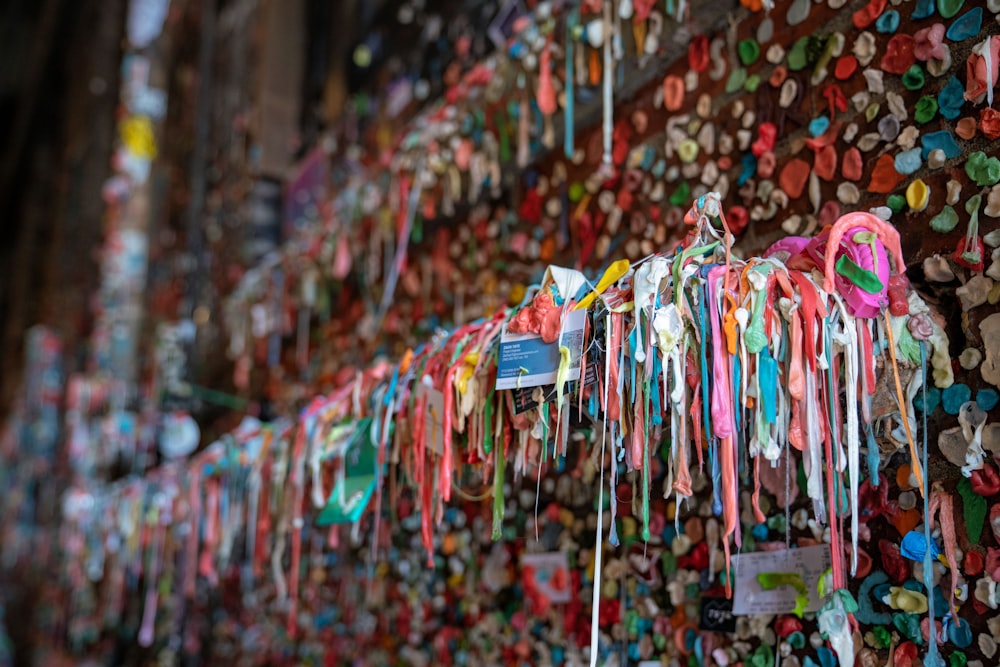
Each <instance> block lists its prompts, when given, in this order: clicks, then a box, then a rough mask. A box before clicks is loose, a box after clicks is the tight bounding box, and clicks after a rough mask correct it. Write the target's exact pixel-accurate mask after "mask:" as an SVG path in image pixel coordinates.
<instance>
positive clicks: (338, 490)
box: [316, 417, 378, 526]
mask: <svg viewBox="0 0 1000 667" xmlns="http://www.w3.org/2000/svg"><path fill="white" fill-rule="evenodd" d="M377 455H378V450H377V449H376V447H375V444H374V443H373V442H372V440H371V418H370V417H366V418H365V419H362V420H361V421H360V422H359V423H358V427H357V430H356V431H355V432H354V437H352V438H351V442H350V444H348V445H347V448H346V450H345V451H344V454H343V466H344V469H343V473H342V474H341V475H340V478H339V479H338V480H337V483H336V484H335V485H334V487H333V493H331V494H330V499H329V500H328V501H327V503H326V507H324V508H323V510H322V511H321V512H320V513H319V516H318V517H317V518H316V523H317V525H320V526H329V525H331V524H337V523H354V522H356V521H357V520H358V519H360V518H361V515H362V514H364V511H365V509H366V508H367V507H368V503H369V502H370V501H371V497H372V495H373V494H374V492H375V483H376V481H377V476H376V471H377V465H378V459H377Z"/></svg>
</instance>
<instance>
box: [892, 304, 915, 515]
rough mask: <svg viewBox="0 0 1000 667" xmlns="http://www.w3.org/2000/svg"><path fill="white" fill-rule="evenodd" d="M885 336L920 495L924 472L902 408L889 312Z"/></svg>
mask: <svg viewBox="0 0 1000 667" xmlns="http://www.w3.org/2000/svg"><path fill="white" fill-rule="evenodd" d="M885 335H886V338H888V339H889V359H891V360H892V376H893V379H894V380H895V383H896V400H897V401H898V402H899V410H900V412H901V413H902V417H903V429H904V430H905V431H906V442H907V444H908V445H909V447H910V461H911V465H912V467H913V476H914V477H915V478H916V480H917V487H918V488H919V489H920V494H921V495H923V493H924V471H923V469H922V467H921V465H920V458H919V457H918V456H917V446H916V443H915V442H914V441H913V433H912V432H911V431H910V420H909V419H907V417H906V411H905V410H904V409H903V406H904V405H906V400H905V399H904V398H903V385H902V383H901V382H900V379H899V365H898V364H897V362H896V341H895V340H894V339H893V334H892V319H891V318H890V316H889V311H885Z"/></svg>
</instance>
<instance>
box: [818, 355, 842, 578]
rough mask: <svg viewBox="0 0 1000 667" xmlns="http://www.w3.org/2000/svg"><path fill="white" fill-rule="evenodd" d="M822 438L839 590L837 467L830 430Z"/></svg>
mask: <svg viewBox="0 0 1000 667" xmlns="http://www.w3.org/2000/svg"><path fill="white" fill-rule="evenodd" d="M827 373H828V377H829V374H831V369H827ZM831 403H832V401H831ZM828 418H829V419H832V418H834V415H833V414H830V413H828ZM825 431H826V432H825V433H824V438H823V449H824V451H825V453H826V460H827V462H828V463H829V465H828V466H824V467H825V468H826V471H827V474H826V493H827V505H828V507H829V508H830V517H829V521H828V522H827V525H828V526H829V527H830V551H831V553H830V565H831V566H832V569H833V588H834V590H840V589H842V588H844V587H845V583H846V582H845V578H844V546H843V543H842V542H841V540H840V525H839V523H838V521H837V514H838V512H837V507H838V506H839V502H838V498H837V485H836V481H835V480H836V477H837V465H836V461H835V459H834V452H833V434H832V433H831V432H830V429H826V430H825Z"/></svg>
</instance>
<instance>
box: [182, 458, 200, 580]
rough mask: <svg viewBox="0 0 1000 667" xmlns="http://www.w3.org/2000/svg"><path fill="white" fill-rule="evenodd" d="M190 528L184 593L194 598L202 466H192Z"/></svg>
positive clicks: (196, 576) (189, 498)
mask: <svg viewBox="0 0 1000 667" xmlns="http://www.w3.org/2000/svg"><path fill="white" fill-rule="evenodd" d="M188 505H189V506H190V508H191V509H190V510H189V512H188V521H189V522H190V528H189V529H188V535H187V544H186V552H185V558H184V560H185V565H184V595H185V596H186V597H188V598H194V596H195V593H196V592H197V589H196V584H197V579H198V568H197V560H198V528H199V526H198V524H199V521H200V519H201V466H192V470H191V481H190V487H189V488H188Z"/></svg>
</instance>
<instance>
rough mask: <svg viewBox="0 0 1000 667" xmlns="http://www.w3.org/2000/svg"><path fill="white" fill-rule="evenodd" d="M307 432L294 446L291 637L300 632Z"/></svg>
mask: <svg viewBox="0 0 1000 667" xmlns="http://www.w3.org/2000/svg"><path fill="white" fill-rule="evenodd" d="M305 440H306V431H305V427H304V426H303V427H302V428H300V429H299V430H298V432H297V433H296V435H295V442H294V444H293V445H292V461H295V462H296V463H295V465H294V467H293V468H292V499H293V501H292V502H293V504H292V558H291V562H290V563H289V568H288V578H289V579H290V585H289V590H288V593H289V595H288V597H289V607H288V622H287V625H286V628H285V629H286V631H287V632H288V635H289V636H290V637H295V636H296V634H297V631H298V622H297V621H298V617H299V562H300V560H301V558H302V503H303V500H304V498H303V496H304V495H305V479H304V475H303V472H304V470H303V465H304V464H305V461H304V460H303V457H302V450H303V449H304V448H305Z"/></svg>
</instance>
